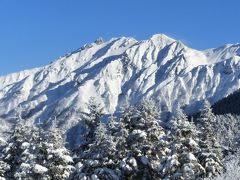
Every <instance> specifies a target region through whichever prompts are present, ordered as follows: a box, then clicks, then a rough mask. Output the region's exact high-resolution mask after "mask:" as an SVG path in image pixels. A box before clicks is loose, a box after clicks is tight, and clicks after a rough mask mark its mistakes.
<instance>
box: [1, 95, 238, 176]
mask: <svg viewBox="0 0 240 180" xmlns="http://www.w3.org/2000/svg"><path fill="white" fill-rule="evenodd" d="M88 110H89V113H88V114H87V115H86V116H85V117H84V118H82V119H81V123H83V124H84V137H82V142H81V144H80V145H79V146H78V147H76V148H74V149H71V150H68V149H66V148H65V143H64V139H63V138H62V137H61V134H60V132H59V129H58V127H57V120H54V121H53V124H52V126H51V127H50V129H48V130H44V128H43V127H44V126H43V124H40V123H39V124H37V125H35V126H30V125H27V124H26V123H25V122H24V120H22V119H21V118H20V119H21V120H19V122H18V123H17V124H16V125H15V126H14V127H13V131H12V134H11V136H10V138H9V140H8V142H7V144H6V145H4V146H2V148H1V157H0V158H1V159H0V176H1V178H0V179H19V180H20V179H29V180H31V179H34V180H35V179H41V180H64V179H79V180H98V179H107V180H108V179H109V180H118V179H129V180H130V179H143V180H147V179H204V178H214V177H215V176H219V174H221V173H223V172H224V171H225V170H226V168H225V166H224V164H223V162H224V161H223V160H224V157H225V156H226V155H227V154H228V152H230V149H231V150H233V149H234V148H236V146H235V141H233V143H232V144H234V146H232V144H230V145H229V144H228V148H223V145H222V142H225V141H224V140H223V138H222V136H224V134H222V135H220V134H221V133H226V132H228V131H224V130H222V129H221V128H219V127H220V126H219V121H218V119H219V118H218V116H215V115H214V113H213V112H212V109H211V107H210V104H209V103H208V102H205V103H204V106H203V109H202V111H201V113H200V116H199V117H198V118H197V119H195V120H189V118H188V117H187V116H186V114H184V113H183V111H182V109H180V108H179V109H177V110H176V113H174V115H173V117H172V118H171V120H170V121H169V122H168V125H166V124H165V123H166V122H162V121H161V119H160V118H159V113H158V109H157V107H156V106H155V104H154V103H153V102H152V101H143V102H141V103H139V104H137V105H135V106H125V107H124V108H123V109H122V111H121V113H120V116H118V117H113V116H111V118H110V119H109V120H108V121H107V122H104V123H103V122H102V121H101V119H102V115H103V113H102V108H101V106H100V104H98V103H97V101H96V100H95V99H94V98H91V100H90V101H89V103H88ZM221 120H222V119H221ZM221 127H222V128H225V126H223V125H222V126H221ZM233 136H234V135H233ZM229 137H230V136H229ZM231 137H232V136H231ZM226 151H227V152H226ZM231 152H232V151H231Z"/></svg>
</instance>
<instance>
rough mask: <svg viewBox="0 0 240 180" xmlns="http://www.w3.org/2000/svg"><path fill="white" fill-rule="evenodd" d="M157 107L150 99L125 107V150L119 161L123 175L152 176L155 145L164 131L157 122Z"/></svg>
mask: <svg viewBox="0 0 240 180" xmlns="http://www.w3.org/2000/svg"><path fill="white" fill-rule="evenodd" d="M159 123H160V122H159V119H158V112H157V108H156V106H155V105H154V103H153V102H152V101H144V102H142V103H140V104H138V105H137V106H136V107H130V108H127V109H125V112H124V113H123V117H122V124H123V125H124V129H127V132H128V136H127V137H126V145H127V147H126V148H127V151H126V150H125V152H126V155H125V157H124V158H123V159H122V161H121V163H120V167H121V169H122V172H123V175H124V176H125V177H127V176H129V175H130V176H131V178H140V177H144V178H154V177H155V176H156V177H157V176H158V175H157V173H156V171H155V169H154V168H153V167H155V166H154V164H155V163H156V162H157V161H158V160H159V157H158V155H157V152H156V151H155V150H156V148H155V147H156V146H157V145H158V143H159V141H160V140H161V139H162V137H163V136H164V134H165V132H164V130H163V128H162V127H161V126H160V124H159Z"/></svg>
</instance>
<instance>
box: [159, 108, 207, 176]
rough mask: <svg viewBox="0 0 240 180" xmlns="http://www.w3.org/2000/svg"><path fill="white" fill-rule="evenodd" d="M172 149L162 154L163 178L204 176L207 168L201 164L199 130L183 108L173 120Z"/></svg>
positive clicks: (170, 145) (161, 168)
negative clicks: (189, 119) (198, 156)
mask: <svg viewBox="0 0 240 180" xmlns="http://www.w3.org/2000/svg"><path fill="white" fill-rule="evenodd" d="M170 138H171V141H170V143H169V149H170V150H171V151H170V152H169V153H167V154H166V155H165V156H162V160H161V165H162V166H161V167H160V172H161V174H162V178H169V179H197V178H200V177H204V175H205V169H204V168H203V167H202V165H201V164H200V162H199V160H198V158H197V155H198V153H199V150H200V149H199V146H198V139H197V130H196V127H195V125H194V124H193V123H192V122H189V121H188V119H187V117H186V115H185V114H184V113H183V112H182V110H181V109H178V110H177V112H176V115H175V118H173V120H172V129H171V133H170Z"/></svg>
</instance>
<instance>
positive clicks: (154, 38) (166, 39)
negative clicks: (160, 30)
mask: <svg viewBox="0 0 240 180" xmlns="http://www.w3.org/2000/svg"><path fill="white" fill-rule="evenodd" d="M150 40H152V41H161V42H175V41H176V40H175V39H172V38H170V37H169V36H167V35H165V34H154V35H153V36H152V37H151V38H150Z"/></svg>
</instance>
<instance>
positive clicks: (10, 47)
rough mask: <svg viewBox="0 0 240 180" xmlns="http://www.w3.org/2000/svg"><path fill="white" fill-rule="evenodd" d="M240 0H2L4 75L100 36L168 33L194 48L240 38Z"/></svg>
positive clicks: (1, 65)
mask: <svg viewBox="0 0 240 180" xmlns="http://www.w3.org/2000/svg"><path fill="white" fill-rule="evenodd" d="M239 7H240V1H238V0H228V1H224V0H211V1H209V0H202V1H194V2H193V1H192V0H183V1H178V0H169V1H163V0H131V1H129V0H122V1H118V2H116V1H112V0H104V1H103V0H102V1H99V0H88V1H81V0H69V1H66V0H50V1H49V0H41V1H32V0H21V1H18V0H12V1H9V0H2V1H0V22H1V28H0V76H1V75H6V74H9V73H12V72H17V71H20V70H24V69H29V68H33V67H39V66H43V65H46V64H48V63H50V62H51V61H52V60H54V59H56V58H57V57H59V56H61V55H64V54H65V53H68V52H71V51H73V50H75V49H77V48H79V47H81V46H82V45H83V44H85V43H90V42H93V41H94V40H95V39H97V38H98V37H103V39H104V40H109V39H110V38H112V37H121V36H126V37H134V38H136V39H137V40H142V39H148V38H149V37H151V36H152V35H153V34H158V33H164V34H166V35H168V36H170V37H172V38H174V39H177V40H180V41H182V42H183V43H185V44H186V45H187V46H189V47H192V48H195V49H199V50H202V49H207V48H212V47H219V46H221V45H224V44H226V43H232V44H235V43H238V42H240V24H239V23H238V22H239V19H240V11H239Z"/></svg>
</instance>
